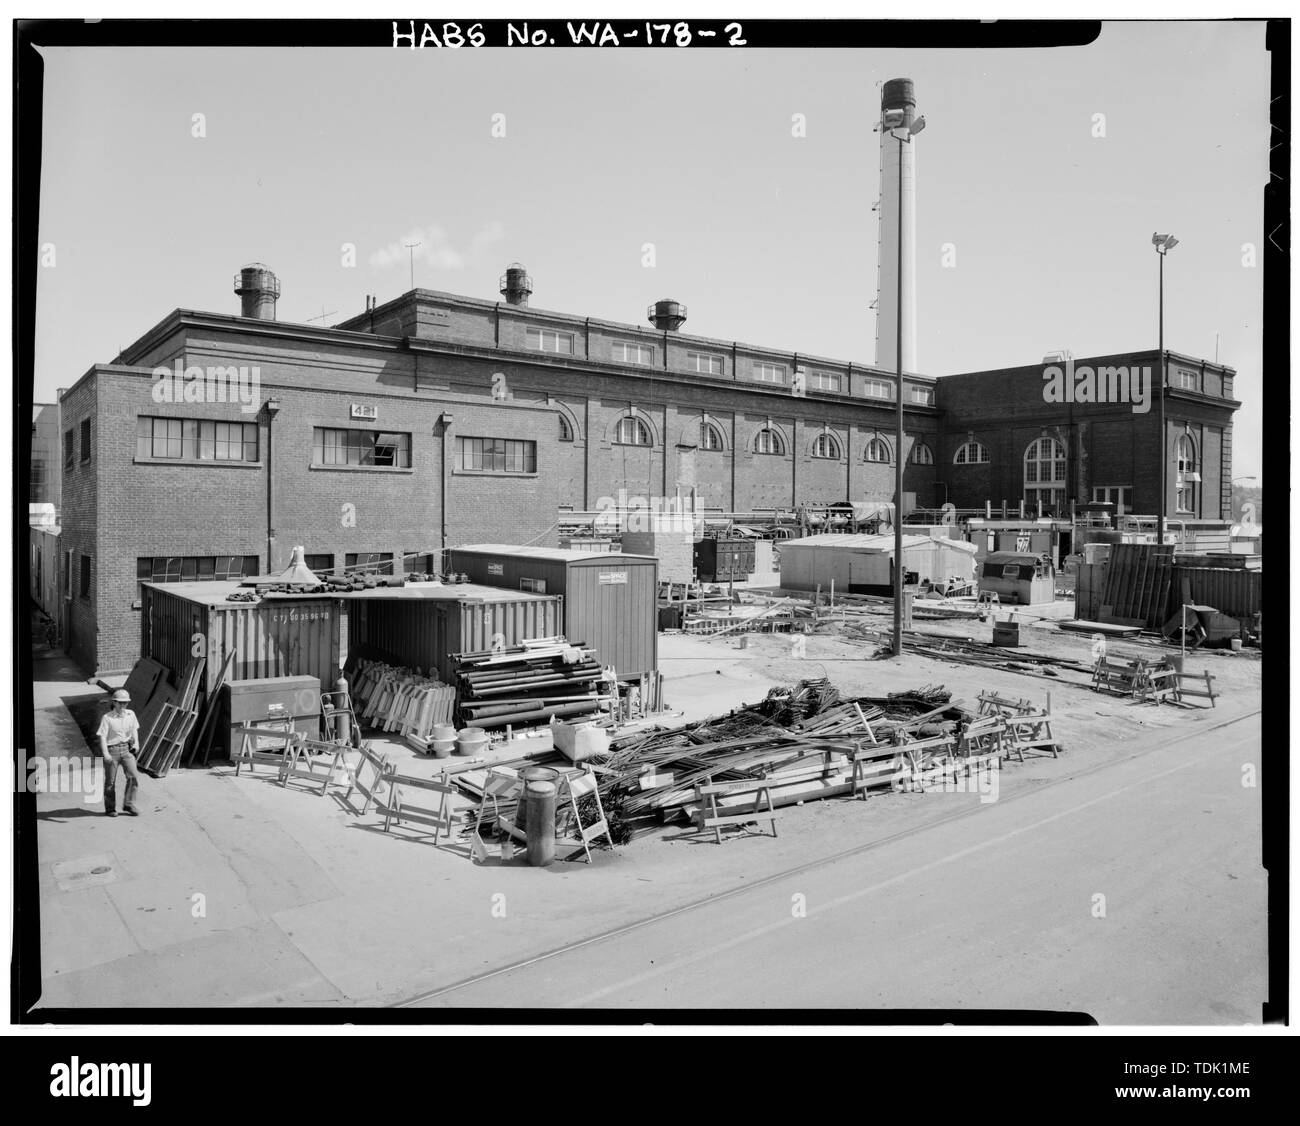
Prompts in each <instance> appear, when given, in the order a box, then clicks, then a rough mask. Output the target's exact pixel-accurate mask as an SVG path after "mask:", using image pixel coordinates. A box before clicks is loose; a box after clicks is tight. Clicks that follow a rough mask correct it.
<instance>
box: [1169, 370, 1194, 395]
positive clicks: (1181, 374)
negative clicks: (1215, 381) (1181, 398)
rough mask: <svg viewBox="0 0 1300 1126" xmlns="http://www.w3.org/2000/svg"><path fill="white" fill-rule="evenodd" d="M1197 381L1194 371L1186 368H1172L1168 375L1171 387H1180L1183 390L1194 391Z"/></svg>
mask: <svg viewBox="0 0 1300 1126" xmlns="http://www.w3.org/2000/svg"><path fill="white" fill-rule="evenodd" d="M1198 383H1199V380H1198V379H1197V375H1196V372H1194V371H1188V370H1187V369H1186V368H1174V370H1173V372H1172V373H1171V374H1170V377H1169V384H1170V386H1171V387H1181V388H1182V389H1183V390H1184V391H1195V390H1196V389H1197V384H1198Z"/></svg>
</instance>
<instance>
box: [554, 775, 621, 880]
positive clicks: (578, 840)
mask: <svg viewBox="0 0 1300 1126" xmlns="http://www.w3.org/2000/svg"><path fill="white" fill-rule="evenodd" d="M588 795H590V796H591V797H593V798H594V799H595V802H596V815H597V816H596V820H595V821H593V822H591V824H589V825H584V824H583V823H582V815H581V814H580V813H579V812H578V800H579V799H580V798H584V797H587V796H588ZM562 802H568V805H569V808H570V809H571V810H572V811H573V822H574V825H575V826H576V828H577V832H578V835H577V836H576V837H559V836H557V837H556V838H555V848H556V855H559V850H560V849H561V848H569V849H570V850H571V851H573V852H576V851H577V850H578V849H582V851H583V853H584V854H585V855H586V858H587V863H588V864H590V863H591V848H590V844H591V842H592V841H594V840H595V839H596V838H597V837H604V838H605V839H606V840H607V841H609V843H610V845H611V846H612V845H613V844H614V838H613V837H611V836H610V834H609V822H608V821H607V820H606V819H605V807H604V806H603V805H602V804H601V801H600V788H599V785H598V783H597V779H596V775H595V774H594V773H593V772H592V771H591V769H590V768H587V767H584V768H583V769H582V772H581V773H579V774H573V773H565V774H561V775H560V782H559V785H558V787H557V789H556V794H555V804H556V808H559V806H560V804H561V803H562Z"/></svg>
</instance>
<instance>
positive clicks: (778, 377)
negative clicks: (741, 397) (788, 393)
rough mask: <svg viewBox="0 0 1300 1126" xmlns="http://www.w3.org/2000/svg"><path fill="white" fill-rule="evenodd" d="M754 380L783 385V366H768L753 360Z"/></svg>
mask: <svg viewBox="0 0 1300 1126" xmlns="http://www.w3.org/2000/svg"><path fill="white" fill-rule="evenodd" d="M754 378H755V379H757V380H758V381H759V382H760V383H784V382H785V364H769V363H764V362H762V361H761V360H755V361H754Z"/></svg>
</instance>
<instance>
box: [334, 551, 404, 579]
mask: <svg viewBox="0 0 1300 1126" xmlns="http://www.w3.org/2000/svg"><path fill="white" fill-rule="evenodd" d="M343 558H344V559H345V560H346V561H347V563H346V570H347V572H348V573H349V574H352V575H357V574H363V573H365V572H366V571H371V572H374V573H377V574H380V575H391V574H392V573H393V553H392V552H391V551H356V552H354V551H349V552H348V553H347V555H345V556H344V557H343Z"/></svg>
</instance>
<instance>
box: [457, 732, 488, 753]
mask: <svg viewBox="0 0 1300 1126" xmlns="http://www.w3.org/2000/svg"><path fill="white" fill-rule="evenodd" d="M487 741H488V736H487V732H486V731H484V730H483V728H481V727H467V728H465V729H464V730H463V731H462V732H461V733H460V734H459V735H457V736H456V753H457V754H458V755H463V756H465V757H466V758H469V757H470V756H472V755H477V754H482V753H483V751H485V750H486V749H487Z"/></svg>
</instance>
